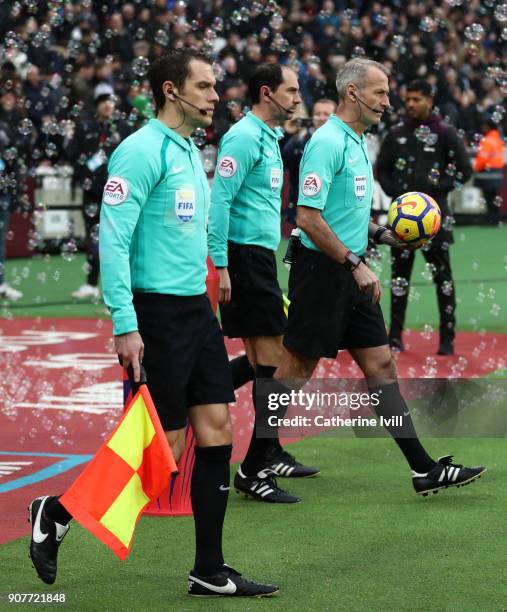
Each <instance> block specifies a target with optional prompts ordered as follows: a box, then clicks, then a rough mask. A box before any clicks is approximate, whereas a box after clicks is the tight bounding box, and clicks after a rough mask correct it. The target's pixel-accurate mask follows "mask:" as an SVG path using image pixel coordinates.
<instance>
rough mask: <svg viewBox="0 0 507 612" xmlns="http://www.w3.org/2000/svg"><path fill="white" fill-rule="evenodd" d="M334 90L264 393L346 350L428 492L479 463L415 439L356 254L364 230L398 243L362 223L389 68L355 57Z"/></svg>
mask: <svg viewBox="0 0 507 612" xmlns="http://www.w3.org/2000/svg"><path fill="white" fill-rule="evenodd" d="M336 88H337V93H338V109H337V113H336V115H332V116H331V117H330V118H329V119H328V121H327V122H326V123H325V124H324V125H323V126H322V127H321V128H319V129H318V130H317V131H316V132H315V133H314V135H313V136H312V138H311V139H310V141H309V142H308V144H307V145H306V148H305V152H304V155H303V159H302V161H301V166H300V181H299V185H300V187H299V189H300V193H299V198H298V210H297V223H298V226H299V227H300V229H301V230H302V244H301V245H300V247H299V250H298V252H297V253H296V255H295V257H294V258H293V264H292V267H291V272H290V279H289V299H290V301H291V304H290V308H289V317H288V325H287V330H286V333H285V336H284V354H283V356H282V360H281V364H280V367H279V368H278V369H277V371H276V374H275V380H273V381H272V384H271V388H268V389H266V388H264V393H265V394H269V393H282V392H287V389H286V387H285V386H284V385H283V384H282V383H281V382H280V381H281V380H287V379H293V378H303V379H309V378H310V377H311V376H312V374H313V372H314V370H315V367H316V365H317V363H318V360H319V358H320V357H331V358H334V357H335V356H336V354H337V353H338V351H339V350H341V349H346V350H348V351H349V352H350V354H351V356H352V358H353V359H354V361H355V362H356V363H357V365H358V366H359V367H360V369H361V370H362V372H363V374H364V376H365V378H366V382H367V384H368V388H369V390H370V394H371V397H372V398H373V397H374V394H375V401H372V402H371V405H372V406H373V407H374V409H375V411H376V412H377V414H378V415H379V416H382V417H384V422H390V423H395V424H396V425H393V426H387V429H388V430H389V432H390V433H391V435H392V436H393V438H394V440H395V441H396V443H397V444H398V446H399V448H400V450H401V451H402V453H403V454H404V456H405V458H406V460H407V462H408V464H409V465H410V468H411V470H412V471H411V476H412V483H413V486H414V489H415V491H416V493H419V494H423V495H427V494H428V492H430V491H438V490H439V489H441V488H444V487H447V486H451V485H460V484H464V483H467V482H470V481H471V480H473V479H474V478H477V477H478V476H480V474H482V472H483V471H484V470H485V468H483V467H482V466H479V467H476V468H464V467H463V466H459V465H454V464H453V463H451V459H452V457H451V456H450V455H446V456H444V457H440V458H439V459H438V460H437V461H435V460H434V459H432V457H431V456H430V455H429V454H428V453H427V452H426V450H425V449H424V447H423V446H422V444H421V443H420V441H419V439H418V438H417V434H416V432H415V429H414V426H413V423H412V419H411V417H410V413H409V411H408V408H407V405H406V403H405V401H404V399H403V397H402V396H401V394H400V389H399V386H398V382H397V372H396V363H395V361H394V360H393V357H392V354H391V350H390V347H389V340H388V337H387V333H386V327H385V323H384V318H383V316H382V310H381V308H380V305H379V300H380V294H381V288H380V282H379V279H378V278H377V276H376V275H375V274H374V272H373V271H372V270H370V268H369V267H368V266H367V264H366V262H365V260H364V255H365V253H366V246H367V242H368V236H370V237H371V238H373V239H374V241H376V242H381V243H384V244H388V245H390V246H395V247H401V248H403V247H405V245H404V243H402V242H401V241H399V240H398V239H397V238H396V236H395V235H394V233H393V232H392V231H391V230H389V229H386V228H383V227H379V226H377V225H375V224H373V223H371V222H370V207H371V199H372V193H373V173H372V168H371V164H370V160H369V158H368V150H367V147H366V141H365V136H364V132H365V131H366V130H367V128H368V127H370V126H371V125H374V124H378V123H379V122H380V119H381V117H382V114H383V113H384V111H386V110H387V108H388V107H389V98H388V94H389V79H388V72H387V70H386V68H385V67H384V66H383V65H382V64H379V63H378V62H374V61H372V60H368V59H354V60H351V61H349V62H347V64H345V66H344V67H343V68H342V69H341V70H340V72H339V73H338V74H337V77H336ZM377 397H378V398H380V399H379V401H378V402H377V400H376V398H377ZM376 404H377V405H376ZM392 417H397V418H396V419H392ZM399 423H401V425H399ZM264 427H265V428H266V429H267V430H268V431H269V427H267V425H266V424H265V423H263V429H264ZM379 484H380V486H382V483H379Z"/></svg>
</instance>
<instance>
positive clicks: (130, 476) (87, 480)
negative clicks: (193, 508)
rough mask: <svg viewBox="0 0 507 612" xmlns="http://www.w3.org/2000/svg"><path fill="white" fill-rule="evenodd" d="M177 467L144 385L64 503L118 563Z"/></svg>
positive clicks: (64, 499) (64, 497)
mask: <svg viewBox="0 0 507 612" xmlns="http://www.w3.org/2000/svg"><path fill="white" fill-rule="evenodd" d="M177 471H178V469H177V467H176V462H175V461H174V457H173V454H172V452H171V449H170V447H169V444H168V442H167V438H166V436H165V433H164V431H163V429H162V425H161V424H160V421H159V418H158V415H157V412H156V410H155V406H154V405H153V401H152V399H151V396H150V393H149V391H148V388H147V386H146V385H145V384H142V385H141V386H140V387H139V390H138V392H137V393H136V395H135V396H134V398H133V399H132V401H131V403H130V406H129V407H128V408H127V410H126V411H125V413H124V414H123V417H122V419H121V421H120V422H119V423H118V425H117V426H116V428H115V430H114V431H113V433H112V434H111V436H110V437H109V439H108V440H107V441H106V442H105V443H104V444H103V445H102V446H101V448H100V449H99V451H98V452H97V454H96V455H95V457H94V458H93V459H92V460H91V462H90V463H89V464H88V465H87V467H86V468H85V470H84V471H83V472H82V473H81V474H80V476H79V477H78V478H77V480H76V481H75V482H74V483H73V484H72V485H71V487H70V488H69V489H68V491H66V493H65V494H64V495H63V496H62V497H61V498H60V502H61V503H62V504H63V505H64V506H65V508H67V510H68V511H69V512H70V513H71V514H72V516H73V517H74V518H75V519H76V520H77V521H78V522H79V523H81V525H83V527H85V528H86V529H88V531H90V532H91V533H93V535H94V536H95V537H96V538H98V539H99V540H101V542H103V543H104V544H105V545H106V546H109V548H110V549H111V550H112V551H113V552H114V553H115V554H116V555H117V556H118V557H119V558H120V559H125V557H126V556H127V555H128V553H129V552H130V548H131V546H132V538H133V536H134V529H135V526H136V524H137V521H138V520H139V517H140V516H141V513H142V511H143V510H144V508H145V507H146V506H147V504H149V503H150V501H152V500H154V499H156V498H157V497H158V496H159V495H160V493H161V492H162V491H163V490H164V489H165V488H166V487H167V486H168V484H169V480H170V478H171V475H172V474H175V473H177Z"/></svg>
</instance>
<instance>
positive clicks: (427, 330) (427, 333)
mask: <svg viewBox="0 0 507 612" xmlns="http://www.w3.org/2000/svg"><path fill="white" fill-rule="evenodd" d="M434 331H435V330H434V329H433V327H432V326H431V325H430V324H429V323H426V324H425V325H424V326H423V330H422V332H421V337H422V338H423V339H424V340H431V336H432V334H433V332H434Z"/></svg>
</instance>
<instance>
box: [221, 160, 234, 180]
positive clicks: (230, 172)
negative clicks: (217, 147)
mask: <svg viewBox="0 0 507 612" xmlns="http://www.w3.org/2000/svg"><path fill="white" fill-rule="evenodd" d="M237 169H238V162H237V161H236V160H235V159H234V157H222V159H221V160H220V161H219V162H218V174H219V175H220V176H221V177H223V178H231V176H234V175H235V174H236V170H237Z"/></svg>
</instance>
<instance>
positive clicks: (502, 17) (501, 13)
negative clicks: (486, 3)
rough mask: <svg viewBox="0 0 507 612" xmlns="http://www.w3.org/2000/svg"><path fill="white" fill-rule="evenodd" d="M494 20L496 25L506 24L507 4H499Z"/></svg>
mask: <svg viewBox="0 0 507 612" xmlns="http://www.w3.org/2000/svg"><path fill="white" fill-rule="evenodd" d="M495 19H496V20H497V21H498V23H507V4H499V5H498V6H497V7H496V9H495Z"/></svg>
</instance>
